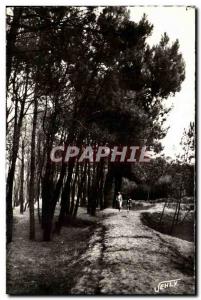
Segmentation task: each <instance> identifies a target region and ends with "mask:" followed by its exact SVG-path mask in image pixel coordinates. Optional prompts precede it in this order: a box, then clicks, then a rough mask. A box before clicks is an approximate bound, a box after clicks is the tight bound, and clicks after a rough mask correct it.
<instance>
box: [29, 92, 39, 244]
mask: <svg viewBox="0 0 201 300" xmlns="http://www.w3.org/2000/svg"><path fill="white" fill-rule="evenodd" d="M37 101H38V99H37V95H35V97H34V114H33V127H32V135H31V166H30V185H29V215H30V231H29V238H30V240H34V239H35V217H34V198H35V197H34V195H35V191H34V187H35V184H34V181H35V180H34V178H35V155H36V153H35V147H36V145H35V143H36V142H35V138H36V124H37V113H38V103H37Z"/></svg>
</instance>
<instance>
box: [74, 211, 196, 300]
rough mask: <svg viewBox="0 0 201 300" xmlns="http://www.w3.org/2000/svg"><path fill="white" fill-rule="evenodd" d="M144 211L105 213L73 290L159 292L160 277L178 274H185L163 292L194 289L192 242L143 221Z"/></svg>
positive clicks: (179, 291) (127, 292) (168, 278)
mask: <svg viewBox="0 0 201 300" xmlns="http://www.w3.org/2000/svg"><path fill="white" fill-rule="evenodd" d="M141 212H142V211H131V212H130V213H129V214H127V212H126V211H122V212H121V213H119V212H118V211H117V210H114V209H106V210H104V211H103V212H102V213H101V214H102V217H101V219H100V221H99V225H100V226H99V227H98V228H97V229H96V231H95V232H94V234H93V236H92V237H91V239H90V242H89V247H88V250H87V251H86V252H85V253H84V254H83V256H82V258H81V260H82V261H84V262H85V267H84V268H82V271H81V273H80V277H79V278H78V280H77V283H76V284H75V286H74V287H73V288H72V289H71V293H72V294H140V295H142V294H155V293H156V292H155V290H154V288H155V287H157V286H158V284H159V282H161V281H165V280H173V279H180V280H179V281H178V283H177V285H176V286H174V287H168V288H166V289H162V290H160V293H161V294H194V278H193V270H192V263H191V261H192V259H191V257H192V255H193V250H194V246H193V243H191V242H187V241H184V240H181V239H177V238H175V237H170V236H167V235H164V234H161V233H159V232H156V231H154V230H152V229H150V228H149V227H147V226H145V225H143V224H142V222H141V220H140V213H141Z"/></svg>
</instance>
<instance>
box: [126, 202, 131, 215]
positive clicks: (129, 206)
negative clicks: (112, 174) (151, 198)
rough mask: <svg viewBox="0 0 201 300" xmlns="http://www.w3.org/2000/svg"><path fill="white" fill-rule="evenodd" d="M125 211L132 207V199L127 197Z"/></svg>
mask: <svg viewBox="0 0 201 300" xmlns="http://www.w3.org/2000/svg"><path fill="white" fill-rule="evenodd" d="M126 207H127V212H129V211H130V210H131V207H132V199H128V200H127V202H126Z"/></svg>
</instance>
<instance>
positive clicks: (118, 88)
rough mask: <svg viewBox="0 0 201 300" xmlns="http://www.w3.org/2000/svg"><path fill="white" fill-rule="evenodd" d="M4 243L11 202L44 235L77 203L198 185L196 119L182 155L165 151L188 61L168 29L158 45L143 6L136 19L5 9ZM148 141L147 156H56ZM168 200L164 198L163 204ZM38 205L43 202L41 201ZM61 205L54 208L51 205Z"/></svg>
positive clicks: (88, 11)
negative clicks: (129, 159)
mask: <svg viewBox="0 0 201 300" xmlns="http://www.w3.org/2000/svg"><path fill="white" fill-rule="evenodd" d="M6 22H7V64H6V71H7V72H6V75H7V84H6V93H7V116H6V117H7V118H6V120H7V124H6V126H7V127H6V128H7V157H6V160H7V182H6V217H7V243H10V242H11V241H12V232H13V209H14V207H16V206H20V213H21V214H23V213H24V212H25V210H29V216H30V227H29V237H30V239H31V240H34V239H35V220H36V218H38V220H39V222H40V225H41V231H42V232H43V240H44V241H50V240H51V238H52V233H53V232H55V233H60V231H61V228H62V226H63V224H64V222H66V220H68V218H76V215H77V212H78V209H79V207H86V208H87V212H88V214H90V215H95V214H96V210H97V209H100V210H103V209H105V208H107V207H115V206H116V201H115V197H116V194H117V192H118V191H122V193H123V196H124V197H125V198H126V197H132V198H134V199H144V200H153V201H154V199H158V198H167V197H173V198H175V199H177V203H178V205H177V206H176V211H175V218H174V221H175V220H176V218H177V215H178V212H179V209H180V202H181V198H182V197H183V196H184V195H187V196H193V194H194V164H193V163H192V161H193V159H194V154H193V151H194V147H195V145H194V144H195V142H194V131H195V128H194V123H191V124H190V125H189V128H187V129H185V131H184V134H183V137H182V140H181V145H182V147H183V154H182V155H180V156H178V157H177V159H175V160H171V159H168V158H166V157H165V156H162V155H160V153H161V151H162V149H163V147H162V145H161V142H160V140H161V139H163V138H164V137H165V135H166V133H167V131H168V128H166V126H165V121H166V118H167V116H168V113H169V111H170V109H171V108H169V107H168V106H167V105H166V99H167V98H168V97H169V96H174V95H175V93H177V92H179V91H180V89H181V84H182V82H183V81H184V79H185V62H184V60H183V57H182V54H181V53H180V50H179V41H178V40H176V41H170V40H169V37H168V35H167V34H166V33H164V35H163V36H162V37H161V40H160V42H159V43H158V44H157V45H153V46H150V45H149V43H148V39H149V37H150V36H151V34H152V31H153V30H154V27H153V25H152V24H150V23H149V21H148V19H147V17H146V15H144V16H143V18H142V19H141V20H140V21H139V22H138V23H136V22H134V21H132V20H130V16H129V10H128V9H127V8H126V7H70V6H69V7H62V6H60V7H42V6H41V7H37V6H35V7H31V6H29V7H17V6H16V7H8V8H7V20H6ZM108 144H109V145H138V146H139V147H141V146H144V145H146V146H147V148H148V150H149V151H151V153H152V154H153V156H152V159H151V161H150V163H134V164H128V163H118V162H115V163H112V162H110V161H108V159H107V158H102V159H101V160H100V161H99V162H97V163H91V162H90V161H89V160H85V161H84V162H83V163H79V162H78V161H77V160H73V159H72V160H69V162H68V163H66V162H65V161H64V160H62V161H61V162H60V163H53V162H52V161H51V159H50V154H51V151H52V149H53V147H55V146H58V145H76V146H77V147H82V146H83V145H108ZM165 205H166V203H165ZM36 207H37V208H36ZM56 207H58V208H59V213H58V214H57V215H56V216H55V209H56Z"/></svg>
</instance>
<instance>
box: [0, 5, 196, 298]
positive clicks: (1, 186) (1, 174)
mask: <svg viewBox="0 0 201 300" xmlns="http://www.w3.org/2000/svg"><path fill="white" fill-rule="evenodd" d="M200 3H201V1H200V0H194V1H193V0H188V1H180V0H174V1H159V0H158V1H157V0H155V1H148V0H138V1H129V0H128V1H122V0H121V1H115V0H112V1H110V2H109V1H108V0H104V1H94V0H88V1H84V0H71V1H66V0H57V1H55V0H49V1H47V0H45V1H42V2H41V0H31V1H29V2H28V1H27V2H26V1H21V0H18V1H17V0H16V1H14V0H12V1H10V0H7V1H5V0H1V2H0V45H1V46H0V58H1V61H2V64H1V71H0V84H1V88H0V122H1V125H0V166H1V169H0V170H1V171H0V196H1V198H0V200H1V206H0V238H1V239H0V241H1V246H0V298H1V299H5V298H7V297H8V295H6V294H5V292H6V277H5V274H6V251H5V250H6V249H5V232H6V227H5V221H6V218H5V211H6V208H5V107H6V106H5V103H6V102H5V64H6V62H5V7H6V6H13V5H20V6H21V5H22V6H25V5H36V6H37V5H38V6H40V5H44V6H45V5H50V6H51V5H53V6H54V5H63V6H66V5H72V6H73V5H77V6H82V5H83V6H84V5H97V6H100V5H102V6H104V5H124V6H129V5H130V6H143V5H144V6H154V5H159V6H176V5H179V6H196V7H197V8H198V10H199V8H200V7H201V4H200ZM198 18H199V11H198ZM197 30H198V36H199V33H200V24H199V21H198V28H197ZM199 49H200V39H199V40H198V50H199ZM198 54H199V53H198ZM198 62H199V61H198ZM199 70H200V64H199V68H198V69H197V73H199ZM199 86H200V79H199V82H198V87H199ZM197 97H198V93H197ZM197 109H198V111H197V116H198V115H199V116H200V105H199V97H198V99H197ZM199 123H200V122H199ZM199 140H200V132H199V130H198V132H197V142H199ZM197 156H198V159H199V158H200V156H199V153H198V152H197ZM200 181H201V179H200V177H198V180H197V183H198V186H199V183H200ZM198 186H197V188H198ZM199 200H200V197H199V192H197V206H198V207H199ZM199 215H200V214H197V219H198V220H199ZM199 238H200V231H199V230H198V239H197V247H198V242H199ZM199 257H200V248H199V252H197V263H198V259H199ZM197 277H198V278H197V279H199V278H200V268H198V270H197ZM197 288H198V289H197V290H198V292H199V282H198V287H197ZM133 297H135V298H136V297H137V298H138V297H139V298H141V299H143V298H146V297H141V296H133ZM18 298H21V297H18ZM26 298H28V297H23V299H26ZM38 298H41V299H42V297H38ZM51 298H55V299H59V297H51ZM68 298H73V297H70V296H69V297H68ZM92 298H93V297H92ZM107 298H108V299H109V297H104V299H107ZM118 298H119V297H118ZM120 298H125V297H120ZM171 298H172V299H173V298H174V299H177V297H174V296H172V297H171ZM180 298H181V297H180ZM188 298H193V297H188Z"/></svg>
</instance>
